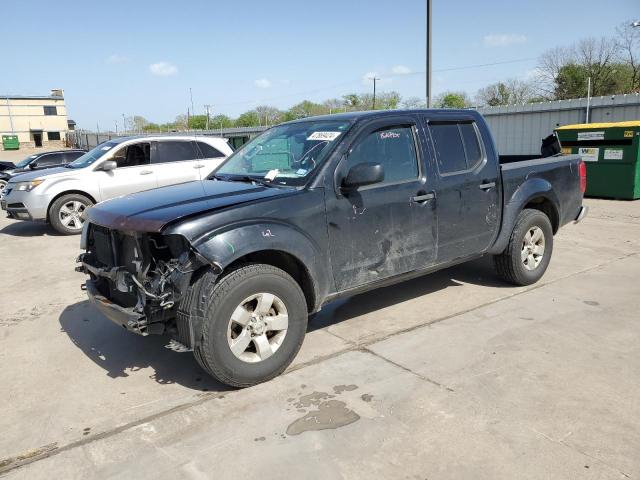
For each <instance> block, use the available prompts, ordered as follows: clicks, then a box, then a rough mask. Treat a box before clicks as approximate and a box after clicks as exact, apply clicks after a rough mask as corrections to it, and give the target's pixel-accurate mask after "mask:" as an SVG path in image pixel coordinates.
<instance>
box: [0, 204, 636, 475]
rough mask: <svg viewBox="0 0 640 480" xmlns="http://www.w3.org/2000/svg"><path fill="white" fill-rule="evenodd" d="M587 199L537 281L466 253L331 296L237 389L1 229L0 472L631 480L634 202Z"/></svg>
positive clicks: (68, 257)
mask: <svg viewBox="0 0 640 480" xmlns="http://www.w3.org/2000/svg"><path fill="white" fill-rule="evenodd" d="M587 203H588V204H589V205H590V206H591V207H592V210H591V212H590V216H589V217H588V218H587V219H586V220H585V221H584V223H582V224H580V225H576V226H573V225H571V226H568V227H566V228H565V229H563V230H562V231H561V232H560V234H559V235H558V236H557V237H556V241H555V252H554V258H553V259H552V262H551V267H550V269H549V271H548V272H547V274H546V275H545V277H544V278H543V279H542V281H541V282H540V283H539V284H537V285H534V286H531V287H526V288H513V287H511V286H508V285H505V284H503V283H501V282H499V281H498V280H497V279H496V278H495V276H494V275H493V272H492V270H491V267H490V265H489V262H487V261H484V260H480V261H477V262H473V263H471V264H468V265H461V266H458V267H455V268H452V269H448V270H445V271H442V272H439V273H436V274H434V275H431V276H428V277H424V278H422V279H417V280H414V281H411V282H407V283H404V284H401V285H396V286H393V287H389V288H385V289H381V290H378V291H375V292H370V293H367V294H363V295H359V296H356V297H353V298H350V299H347V300H343V301H340V302H335V303H334V304H331V305H328V306H327V308H325V309H324V310H323V311H322V312H321V313H320V314H318V315H316V317H315V318H314V319H313V320H312V321H311V323H310V331H309V333H308V337H307V339H306V341H305V344H304V346H303V350H302V351H301V354H300V356H299V358H298V359H297V360H296V363H295V364H294V365H293V366H292V368H291V369H290V370H289V372H288V373H286V374H285V375H283V376H281V377H279V378H278V379H276V380H274V381H272V382H269V383H267V384H263V385H259V386H257V387H253V388H250V389H247V390H242V391H227V390H226V389H225V388H223V387H222V386H221V385H219V384H216V383H215V382H213V381H212V380H210V379H208V378H207V377H206V375H205V374H204V373H203V372H202V371H201V370H200V369H199V368H198V366H197V365H196V363H195V361H193V359H192V358H191V356H190V355H189V354H176V353H173V352H170V351H168V350H167V349H166V348H165V345H166V343H167V340H166V339H164V338H159V337H155V338H154V337H150V338H141V337H137V336H133V335H131V334H128V333H127V332H125V331H123V330H122V329H120V328H118V327H116V326H114V325H111V324H109V323H108V322H107V321H106V320H105V319H104V318H102V317H101V316H99V315H98V314H97V313H96V312H95V311H94V310H93V309H92V308H91V307H90V306H89V305H88V304H87V303H86V302H85V301H84V295H83V294H82V292H81V291H80V290H79V285H80V283H81V282H82V276H81V275H79V274H76V273H75V272H73V260H74V257H75V256H76V255H77V253H78V250H77V241H78V239H77V238H69V237H59V236H55V235H54V234H53V233H52V232H51V230H50V229H48V228H47V227H46V226H44V225H37V224H27V223H20V222H13V221H10V220H6V219H1V220H0V258H2V262H3V273H5V275H3V277H4V278H5V281H4V285H3V287H2V290H1V291H0V297H1V304H2V305H3V310H2V313H1V314H0V332H2V335H0V343H1V348H0V360H1V361H2V364H3V366H4V368H3V369H2V370H1V371H0V382H2V385H6V386H9V388H5V389H2V393H0V395H1V396H2V397H0V398H1V399H2V404H3V406H4V414H3V415H2V417H1V418H0V429H1V431H2V432H3V435H2V436H0V459H3V460H0V471H4V472H5V474H6V475H8V476H10V477H18V478H44V477H47V478H48V477H50V476H51V474H52V472H55V475H56V476H65V477H71V478H104V477H123V478H124V477H127V478H128V477H131V476H134V475H136V476H143V477H159V478H169V477H175V476H176V475H178V476H181V477H187V478H213V477H216V478H228V477H238V476H241V475H242V476H248V475H252V476H253V475H260V476H262V477H266V478H281V477H282V476H285V475H287V476H299V477H300V476H302V477H305V478H306V477H314V478H336V477H337V478H354V477H355V478H365V477H369V478H370V477H371V476H374V475H375V476H386V477H401V478H541V477H544V478H576V477H594V478H625V476H626V477H629V478H636V477H638V476H640V460H639V459H638V455H637V454H636V452H638V451H640V420H639V419H640V415H639V413H640V412H639V410H640V408H639V407H638V406H637V404H638V402H637V401H636V399H637V398H638V394H639V393H640V391H639V390H640V387H638V382H637V380H638V378H640V375H639V374H640V355H638V353H640V352H639V350H640V347H639V345H640V343H639V342H638V340H639V337H640V327H639V326H638V321H637V319H638V314H637V311H638V307H640V301H639V300H638V299H639V298H640V296H639V293H640V291H639V290H640V284H639V283H638V281H637V280H638V279H637V277H638V274H639V273H640V258H639V257H638V255H637V252H638V247H640V235H639V234H640V203H639V202H609V201H598V200H587ZM7 274H9V276H7Z"/></svg>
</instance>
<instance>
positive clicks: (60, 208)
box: [49, 193, 93, 235]
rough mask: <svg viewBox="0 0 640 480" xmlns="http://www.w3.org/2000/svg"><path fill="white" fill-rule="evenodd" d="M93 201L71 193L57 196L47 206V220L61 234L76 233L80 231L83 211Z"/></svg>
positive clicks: (82, 222)
mask: <svg viewBox="0 0 640 480" xmlns="http://www.w3.org/2000/svg"><path fill="white" fill-rule="evenodd" d="M91 205H93V202H92V201H91V200H89V199H88V198H87V197H85V196H84V195H80V194H77V193H71V194H69V195H63V196H62V197H60V198H58V199H57V200H56V201H55V202H53V204H52V205H51V207H50V208H49V222H50V223H51V226H52V227H53V228H54V229H55V230H56V231H57V232H58V233H61V234H63V235H78V234H80V233H82V225H83V224H84V218H83V217H82V215H83V214H84V211H85V210H86V209H87V208H88V207H90V206H91Z"/></svg>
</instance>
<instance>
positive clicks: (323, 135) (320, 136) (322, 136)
mask: <svg viewBox="0 0 640 480" xmlns="http://www.w3.org/2000/svg"><path fill="white" fill-rule="evenodd" d="M341 133H342V132H313V133H312V134H311V135H309V137H308V138H307V140H326V141H328V142H330V141H332V140H335V139H336V138H338V137H339V136H340V134H341Z"/></svg>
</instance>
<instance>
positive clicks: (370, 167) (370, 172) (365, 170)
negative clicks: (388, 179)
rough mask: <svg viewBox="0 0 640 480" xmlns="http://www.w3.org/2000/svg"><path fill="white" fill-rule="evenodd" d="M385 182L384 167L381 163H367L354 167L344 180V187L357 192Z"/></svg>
mask: <svg viewBox="0 0 640 480" xmlns="http://www.w3.org/2000/svg"><path fill="white" fill-rule="evenodd" d="M383 180H384V167H383V166H382V165H380V164H379V163H374V162H367V163H359V164H357V165H354V166H353V167H351V169H350V170H349V173H347V176H346V177H345V178H344V180H342V187H343V188H344V189H346V190H355V189H357V188H358V187H363V186H365V185H372V184H374V183H380V182H382V181H383Z"/></svg>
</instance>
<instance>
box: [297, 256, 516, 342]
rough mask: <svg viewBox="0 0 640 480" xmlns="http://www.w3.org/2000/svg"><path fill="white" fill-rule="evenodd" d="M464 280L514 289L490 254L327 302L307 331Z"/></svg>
mask: <svg viewBox="0 0 640 480" xmlns="http://www.w3.org/2000/svg"><path fill="white" fill-rule="evenodd" d="M465 283H466V284H473V285H482V286H486V287H494V288H513V285H510V284H508V283H506V282H504V281H502V280H501V279H500V278H499V277H498V276H497V274H496V273H495V269H494V267H493V262H492V260H491V257H483V258H480V259H478V260H474V261H471V262H467V263H463V264H460V265H456V266H454V267H450V268H447V269H444V270H440V271H438V272H435V273H432V274H430V275H424V276H422V277H418V278H414V279H412V280H407V281H405V282H401V283H397V284H394V285H390V286H388V287H383V288H378V289H375V290H371V291H369V292H365V293H361V294H358V295H353V296H350V297H345V298H341V299H337V300H335V301H333V302H330V303H329V304H327V305H325V306H324V307H323V309H322V310H321V311H320V312H319V313H317V314H315V315H314V316H313V317H312V318H310V319H309V326H308V328H307V331H308V332H312V331H314V330H319V329H322V328H325V327H328V326H331V325H335V324H338V323H340V322H344V321H346V320H349V319H351V318H356V317H360V316H362V315H366V314H368V313H371V312H374V311H376V310H380V309H382V308H386V307H390V306H393V305H396V304H398V303H402V302H405V301H407V300H411V299H413V298H417V297H422V296H423V295H428V294H430V293H434V292H437V291H439V290H444V289H446V288H450V287H459V286H462V285H463V284H465Z"/></svg>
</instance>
